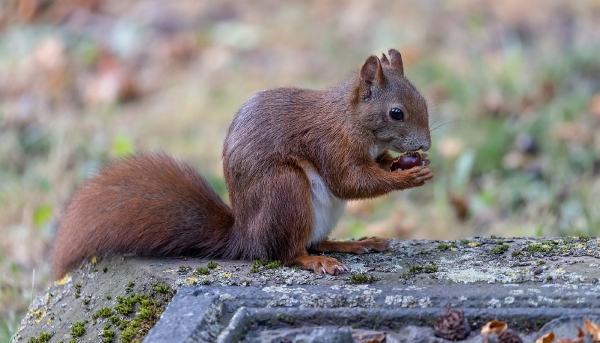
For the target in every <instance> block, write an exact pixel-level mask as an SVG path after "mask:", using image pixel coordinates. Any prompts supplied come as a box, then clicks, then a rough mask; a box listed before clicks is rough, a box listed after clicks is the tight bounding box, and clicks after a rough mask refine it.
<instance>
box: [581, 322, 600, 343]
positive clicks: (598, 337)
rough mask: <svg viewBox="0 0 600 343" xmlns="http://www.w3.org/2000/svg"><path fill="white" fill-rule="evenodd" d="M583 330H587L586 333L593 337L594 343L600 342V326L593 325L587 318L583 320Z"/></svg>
mask: <svg viewBox="0 0 600 343" xmlns="http://www.w3.org/2000/svg"><path fill="white" fill-rule="evenodd" d="M583 328H584V329H585V332H587V333H589V334H590V335H592V339H593V341H594V342H600V325H597V324H594V323H592V322H591V321H590V320H589V319H587V318H583Z"/></svg>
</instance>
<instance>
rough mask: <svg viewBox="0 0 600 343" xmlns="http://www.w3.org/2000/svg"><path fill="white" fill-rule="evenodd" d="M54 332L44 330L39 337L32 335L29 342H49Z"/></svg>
mask: <svg viewBox="0 0 600 343" xmlns="http://www.w3.org/2000/svg"><path fill="white" fill-rule="evenodd" d="M53 335H54V334H52V333H47V332H42V333H40V335H39V336H37V337H31V338H30V339H29V340H28V341H27V343H48V342H49V341H50V338H52V336H53Z"/></svg>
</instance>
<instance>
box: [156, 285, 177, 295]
mask: <svg viewBox="0 0 600 343" xmlns="http://www.w3.org/2000/svg"><path fill="white" fill-rule="evenodd" d="M152 290H153V291H154V292H158V293H161V294H170V295H173V291H172V290H171V288H170V287H169V286H167V285H165V284H164V283H155V284H154V285H152Z"/></svg>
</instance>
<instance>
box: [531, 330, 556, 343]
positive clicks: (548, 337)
mask: <svg viewBox="0 0 600 343" xmlns="http://www.w3.org/2000/svg"><path fill="white" fill-rule="evenodd" d="M552 342H554V332H550V333H547V334H545V335H543V336H542V337H540V338H538V339H536V340H535V343H552Z"/></svg>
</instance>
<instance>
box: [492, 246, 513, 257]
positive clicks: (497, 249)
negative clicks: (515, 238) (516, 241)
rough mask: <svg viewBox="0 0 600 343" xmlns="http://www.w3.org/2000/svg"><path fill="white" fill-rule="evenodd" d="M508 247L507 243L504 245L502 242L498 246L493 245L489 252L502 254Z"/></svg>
mask: <svg viewBox="0 0 600 343" xmlns="http://www.w3.org/2000/svg"><path fill="white" fill-rule="evenodd" d="M508 248H509V246H508V245H506V244H502V245H499V246H497V247H494V248H493V249H492V250H491V253H492V254H498V255H499V254H504V253H505V252H506V251H507V250H508Z"/></svg>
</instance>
